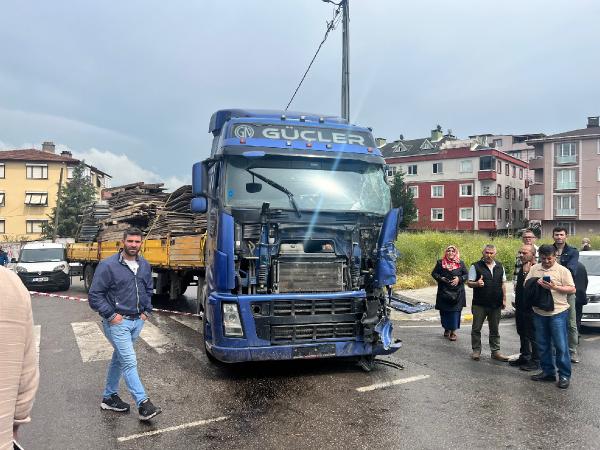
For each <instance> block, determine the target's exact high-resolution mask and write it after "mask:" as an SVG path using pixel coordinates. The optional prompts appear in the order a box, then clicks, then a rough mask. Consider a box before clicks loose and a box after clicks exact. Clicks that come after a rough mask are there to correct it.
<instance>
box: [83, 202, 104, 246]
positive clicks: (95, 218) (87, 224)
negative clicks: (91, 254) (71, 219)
mask: <svg viewBox="0 0 600 450" xmlns="http://www.w3.org/2000/svg"><path fill="white" fill-rule="evenodd" d="M109 215H110V208H109V206H108V203H107V202H106V201H100V202H97V203H93V204H92V205H90V206H87V207H85V209H84V210H83V214H82V216H81V222H80V225H79V230H78V232H77V242H94V241H95V240H96V238H97V237H98V232H99V231H100V222H101V221H102V220H105V219H107V218H108V216H109Z"/></svg>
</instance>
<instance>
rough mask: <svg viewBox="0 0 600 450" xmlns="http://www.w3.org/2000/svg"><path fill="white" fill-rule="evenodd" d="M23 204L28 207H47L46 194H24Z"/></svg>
mask: <svg viewBox="0 0 600 450" xmlns="http://www.w3.org/2000/svg"><path fill="white" fill-rule="evenodd" d="M25 204H26V205H28V206H48V193H47V192H27V193H26V194H25Z"/></svg>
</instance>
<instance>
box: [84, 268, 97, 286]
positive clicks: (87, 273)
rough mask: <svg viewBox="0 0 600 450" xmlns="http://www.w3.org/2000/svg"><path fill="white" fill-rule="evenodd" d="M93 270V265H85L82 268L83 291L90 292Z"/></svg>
mask: <svg viewBox="0 0 600 450" xmlns="http://www.w3.org/2000/svg"><path fill="white" fill-rule="evenodd" d="M95 271H96V269H94V267H93V266H85V269H84V270H83V287H84V288H85V292H90V287H91V286H92V280H93V279H94V272H95Z"/></svg>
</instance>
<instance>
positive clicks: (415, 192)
mask: <svg viewBox="0 0 600 450" xmlns="http://www.w3.org/2000/svg"><path fill="white" fill-rule="evenodd" d="M407 190H408V192H410V193H411V194H412V197H413V198H419V186H408V188H407Z"/></svg>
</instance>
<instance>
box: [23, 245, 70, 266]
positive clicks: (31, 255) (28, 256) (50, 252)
mask: <svg viewBox="0 0 600 450" xmlns="http://www.w3.org/2000/svg"><path fill="white" fill-rule="evenodd" d="M64 260H65V250H64V249H63V248H25V249H23V250H21V253H20V255H19V262H22V263H36V262H50V261H64Z"/></svg>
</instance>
